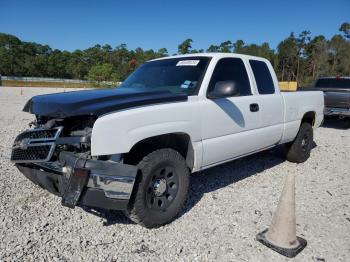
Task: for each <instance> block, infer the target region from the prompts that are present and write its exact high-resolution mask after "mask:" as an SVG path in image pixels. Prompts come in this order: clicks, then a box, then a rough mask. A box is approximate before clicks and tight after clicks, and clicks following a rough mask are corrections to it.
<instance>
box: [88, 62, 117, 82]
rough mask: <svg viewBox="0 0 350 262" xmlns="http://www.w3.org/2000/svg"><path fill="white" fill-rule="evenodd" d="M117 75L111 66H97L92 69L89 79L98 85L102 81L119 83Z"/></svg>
mask: <svg viewBox="0 0 350 262" xmlns="http://www.w3.org/2000/svg"><path fill="white" fill-rule="evenodd" d="M117 78H118V77H117V75H116V74H115V73H114V70H113V66H112V65H111V64H97V65H95V66H93V67H91V69H90V71H89V73H88V75H87V79H88V80H90V81H94V82H97V83H101V82H102V81H117V80H119V79H117Z"/></svg>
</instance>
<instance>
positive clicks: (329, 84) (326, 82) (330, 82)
mask: <svg viewBox="0 0 350 262" xmlns="http://www.w3.org/2000/svg"><path fill="white" fill-rule="evenodd" d="M315 87H321V88H322V87H323V88H349V89H350V79H349V78H321V79H319V80H317V82H316V84H315Z"/></svg>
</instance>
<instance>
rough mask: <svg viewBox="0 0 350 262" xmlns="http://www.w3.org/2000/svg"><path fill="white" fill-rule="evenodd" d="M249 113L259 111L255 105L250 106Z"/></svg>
mask: <svg viewBox="0 0 350 262" xmlns="http://www.w3.org/2000/svg"><path fill="white" fill-rule="evenodd" d="M249 107H250V111H251V112H258V111H259V105H258V104H257V103H253V104H250V106H249Z"/></svg>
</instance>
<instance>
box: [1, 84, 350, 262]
mask: <svg viewBox="0 0 350 262" xmlns="http://www.w3.org/2000/svg"><path fill="white" fill-rule="evenodd" d="M55 91H56V89H54V88H52V89H38V88H32V89H29V88H27V89H25V90H24V94H23V96H21V95H20V89H18V88H4V87H0V124H1V125H0V141H1V143H0V192H1V198H0V261H31V260H50V261H51V260H53V261H92V260H95V261H96V260H108V261H111V260H118V261H129V260H146V261H151V260H152V261H164V260H166V261H196V260H197V261H207V260H210V261H212V260H219V261H289V259H287V258H284V257H282V256H280V255H279V254H277V253H275V252H273V251H271V250H270V249H267V248H266V247H265V246H263V245H261V244H260V243H258V242H256V241H255V235H256V234H257V233H258V232H260V231H261V230H263V229H265V228H266V227H268V226H269V224H270V222H271V217H272V212H273V211H274V209H275V206H276V204H277V201H278V198H279V194H280V192H281V190H282V185H283V178H284V176H285V175H286V174H287V173H289V172H294V173H295V174H296V181H297V183H296V203H297V211H296V212H297V233H298V235H300V236H302V237H304V238H306V239H307V240H308V246H307V247H306V249H305V250H304V251H303V252H302V253H301V254H299V255H298V256H297V257H296V258H295V259H294V261H349V255H350V176H349V168H350V130H345V129H343V128H342V125H341V123H338V122H336V121H332V122H329V123H326V126H324V127H321V128H319V129H318V130H317V131H316V132H315V142H316V145H317V146H316V147H315V148H314V149H313V151H312V154H311V158H310V159H309V160H308V161H307V162H306V163H304V164H299V165H297V164H293V163H289V162H286V161H284V160H283V159H282V158H281V157H280V156H279V155H278V154H277V153H276V152H263V153H260V154H257V155H254V156H251V157H247V158H244V159H241V160H237V161H233V162H230V163H228V164H225V165H222V166H219V167H215V168H211V169H209V170H206V171H204V172H202V173H198V174H194V175H192V177H191V188H190V193H189V201H188V202H187V204H186V207H185V210H184V212H183V213H182V214H181V216H180V218H178V219H177V220H176V221H174V222H173V223H171V224H169V225H167V226H164V227H161V228H159V229H154V230H148V229H145V228H143V227H141V226H139V225H136V224H133V223H132V222H130V221H129V220H128V219H126V218H125V217H124V216H123V215H122V214H121V213H119V212H102V213H89V212H86V211H84V210H83V209H81V208H75V209H68V208H65V207H62V206H61V205H60V200H59V198H57V197H55V196H53V195H51V194H49V193H47V192H45V191H44V190H42V189H40V188H39V187H37V186H35V185H33V184H32V183H31V182H29V181H28V180H27V179H26V178H25V177H24V176H23V175H22V174H21V173H20V172H19V171H17V169H16V168H15V167H14V166H13V165H12V164H11V163H10V162H9V156H10V151H11V150H10V147H11V144H12V141H13V140H14V138H15V136H16V135H17V134H18V133H19V132H20V131H21V130H23V129H24V128H26V127H27V123H29V122H30V121H31V120H32V116H31V115H29V114H27V113H23V112H21V109H22V107H23V105H24V103H25V102H26V101H27V99H29V98H30V97H31V96H33V95H37V94H40V93H43V92H55Z"/></svg>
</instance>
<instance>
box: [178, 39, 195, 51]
mask: <svg viewBox="0 0 350 262" xmlns="http://www.w3.org/2000/svg"><path fill="white" fill-rule="evenodd" d="M192 43H193V40H192V39H190V38H188V39H186V40H185V41H183V42H182V43H181V44H179V46H178V53H179V54H181V55H183V54H188V53H190V51H191V48H192Z"/></svg>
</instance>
